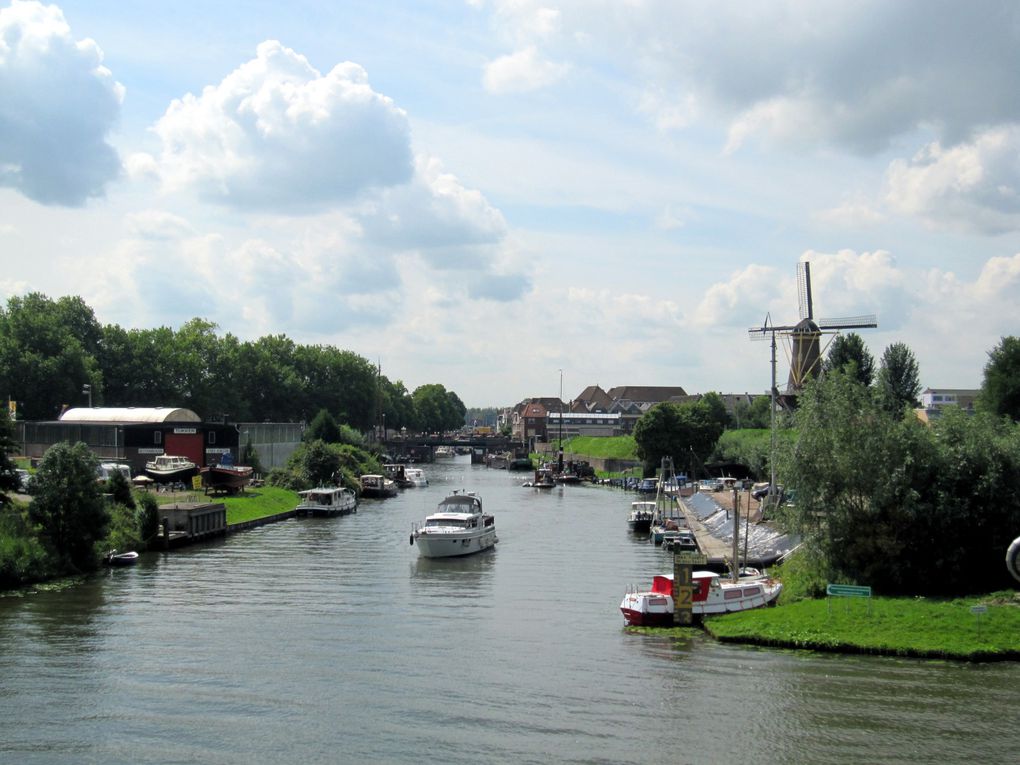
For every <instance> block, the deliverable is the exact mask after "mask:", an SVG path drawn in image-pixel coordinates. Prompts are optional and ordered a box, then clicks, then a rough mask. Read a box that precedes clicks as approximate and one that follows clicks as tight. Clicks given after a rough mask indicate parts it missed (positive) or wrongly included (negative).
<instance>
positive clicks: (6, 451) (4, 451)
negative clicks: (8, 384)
mask: <svg viewBox="0 0 1020 765" xmlns="http://www.w3.org/2000/svg"><path fill="white" fill-rule="evenodd" d="M17 450H18V445H17V443H16V442H15V441H14V426H13V424H12V423H11V420H10V418H9V417H8V415H7V407H3V409H2V410H0V506H3V505H6V504H7V503H8V497H7V494H8V492H14V491H17V490H18V489H19V488H20V487H21V480H20V479H19V478H18V473H17V466H16V465H15V464H14V461H13V460H11V455H12V454H14V453H15V452H16V451H17Z"/></svg>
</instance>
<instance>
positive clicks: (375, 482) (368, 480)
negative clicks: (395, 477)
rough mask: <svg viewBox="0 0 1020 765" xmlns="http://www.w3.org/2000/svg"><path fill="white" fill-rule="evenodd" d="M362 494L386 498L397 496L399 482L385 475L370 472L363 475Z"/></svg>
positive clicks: (363, 495)
mask: <svg viewBox="0 0 1020 765" xmlns="http://www.w3.org/2000/svg"><path fill="white" fill-rule="evenodd" d="M360 483H361V496H362V497H374V498H376V499H386V498H387V497H395V496H397V484H396V483H395V482H394V481H392V480H391V479H389V478H387V477H386V476H384V475H376V474H374V473H370V474H368V475H363V476H361V480H360Z"/></svg>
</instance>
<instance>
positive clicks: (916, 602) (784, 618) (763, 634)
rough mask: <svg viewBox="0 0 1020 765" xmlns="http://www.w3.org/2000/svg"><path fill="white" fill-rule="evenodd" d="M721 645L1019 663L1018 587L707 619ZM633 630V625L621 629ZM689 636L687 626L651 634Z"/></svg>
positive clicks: (831, 602)
mask: <svg viewBox="0 0 1020 765" xmlns="http://www.w3.org/2000/svg"><path fill="white" fill-rule="evenodd" d="M703 627H704V630H705V632H707V633H708V634H709V635H711V636H712V637H713V638H715V639H716V640H719V641H720V642H723V643H744V644H747V645H759V646H767V647H770V648H796V649H807V650H810V651H825V652H831V653H852V654H871V655H881V656H906V657H912V658H922V659H951V660H954V661H972V662H987V661H1020V592H1014V591H1008V590H1007V591H1004V592H997V593H991V594H988V595H982V596H975V597H970V598H958V599H954V600H931V599H927V598H872V599H870V602H869V601H868V600H867V599H863V598H855V599H840V598H831V599H817V600H801V601H797V602H796V603H790V604H788V605H783V606H778V607H776V608H759V609H755V610H753V611H743V612H740V613H734V614H726V615H724V616H717V617H712V618H709V619H706V620H705V622H704V625H703ZM628 629H634V628H628ZM673 632H675V633H676V635H677V636H678V637H679V636H686V635H689V634H690V628H683V627H678V628H671V629H666V630H662V629H659V630H654V634H672V633H673Z"/></svg>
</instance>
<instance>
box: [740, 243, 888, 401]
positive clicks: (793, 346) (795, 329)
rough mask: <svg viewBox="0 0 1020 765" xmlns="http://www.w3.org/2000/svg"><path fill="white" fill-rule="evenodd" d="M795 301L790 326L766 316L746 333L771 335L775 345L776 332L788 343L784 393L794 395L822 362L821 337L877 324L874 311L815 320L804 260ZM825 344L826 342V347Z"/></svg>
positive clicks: (808, 271)
mask: <svg viewBox="0 0 1020 765" xmlns="http://www.w3.org/2000/svg"><path fill="white" fill-rule="evenodd" d="M797 302H798V304H799V308H800V321H798V322H797V323H796V324H793V325H789V326H776V325H774V324H772V323H771V320H770V319H769V318H766V320H765V324H764V325H762V326H761V327H751V328H750V329H749V330H748V331H747V332H748V335H749V336H750V337H751V339H752V340H763V339H765V336H766V335H771V337H772V343H773V345H775V340H776V335H779V336H780V337H781V338H783V339H784V341H785V342H787V343H788V346H789V359H790V376H789V379H788V380H787V383H786V395H787V396H795V395H797V394H798V393H800V391H801V390H802V389H803V387H804V385H805V384H806V383H807V382H808V380H810V379H811V378H813V377H817V376H818V372H819V369H820V367H821V362H822V352H823V351H824V348H823V347H822V336H823V335H836V334H838V333H839V332H840V331H842V330H844V329H867V328H873V327H877V326H878V320H877V319H876V317H875V315H874V314H870V315H865V316H844V317H842V318H836V319H815V312H814V299H813V297H812V296H811V264H810V263H808V262H807V261H803V262H801V263H798V264H797ZM827 345H828V343H826V346H827ZM775 364H776V360H775V349H774V348H773V355H772V367H773V370H772V388H773V393H777V391H776V390H775V388H776V380H775Z"/></svg>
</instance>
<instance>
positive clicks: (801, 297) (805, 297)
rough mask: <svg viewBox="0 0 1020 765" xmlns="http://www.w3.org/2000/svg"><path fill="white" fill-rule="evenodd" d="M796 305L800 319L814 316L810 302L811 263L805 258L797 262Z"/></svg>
mask: <svg viewBox="0 0 1020 765" xmlns="http://www.w3.org/2000/svg"><path fill="white" fill-rule="evenodd" d="M797 305H798V307H799V308H800V318H801V319H813V318H814V306H813V305H812V302H811V264H810V263H808V262H807V261H806V260H805V261H803V262H801V263H798V264H797Z"/></svg>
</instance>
